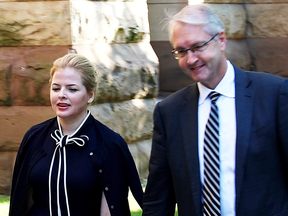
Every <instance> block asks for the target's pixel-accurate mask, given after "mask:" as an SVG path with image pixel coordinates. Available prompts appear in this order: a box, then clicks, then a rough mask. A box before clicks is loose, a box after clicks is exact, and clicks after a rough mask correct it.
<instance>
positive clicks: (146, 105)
mask: <svg viewBox="0 0 288 216" xmlns="http://www.w3.org/2000/svg"><path fill="white" fill-rule="evenodd" d="M155 103H156V100H155V99H145V100H143V99H134V100H129V101H123V102H119V103H110V104H109V103H105V104H97V105H92V106H90V107H89V110H90V111H91V113H92V115H93V116H94V117H95V118H96V119H98V120H99V121H100V122H102V123H103V124H105V125H106V126H108V127H109V128H111V129H112V130H114V131H116V132H117V133H119V134H120V135H121V136H122V137H123V138H124V139H125V140H126V142H127V143H128V144H130V143H133V142H136V141H141V140H145V139H150V138H151V137H152V128H153V111H154V107H155Z"/></svg>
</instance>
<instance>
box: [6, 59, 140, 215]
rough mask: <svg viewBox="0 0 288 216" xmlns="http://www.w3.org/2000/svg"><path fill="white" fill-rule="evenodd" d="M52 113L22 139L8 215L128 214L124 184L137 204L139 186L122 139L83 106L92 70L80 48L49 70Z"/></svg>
mask: <svg viewBox="0 0 288 216" xmlns="http://www.w3.org/2000/svg"><path fill="white" fill-rule="evenodd" d="M49 82H50V85H51V87H50V101H51V106H52V109H53V110H54V111H55V113H56V117H55V118H52V119H49V120H47V121H45V122H42V123H40V124H38V125H35V126H33V127H32V128H31V129H30V130H28V132H27V133H26V134H25V136H24V138H23V140H22V143H21V145H20V148H19V151H18V155H17V159H16V163H15V167H14V174H13V181H12V190H11V199H10V212H9V215H10V216H22V215H28V216H39V215H41V216H46V215H47V216H48V215H49V216H52V215H53V216H54V215H58V216H60V215H61V216H64V215H65V216H66V215H71V216H89V215H91V216H92V215H93V216H95V215H100V216H103V215H105V216H106V215H112V216H113V215H117V216H120V215H121V216H122V215H123V216H125V215H130V210H129V204H128V199H127V197H128V188H129V187H130V189H131V191H132V193H133V195H134V197H135V199H136V200H137V202H138V203H139V205H140V206H141V204H142V196H143V191H142V187H141V184H140V181H139V176H138V173H137V170H136V167H135V164H134V161H133V158H132V156H131V154H130V152H129V150H128V147H127V144H126V142H125V141H124V140H123V138H122V137H121V136H120V135H118V134H117V133H115V132H113V131H112V130H111V129H109V128H107V127H106V126H105V125H103V124H101V123H100V122H99V121H97V120H96V119H94V117H93V116H92V115H91V113H90V111H89V110H88V109H87V107H88V105H89V104H91V103H92V102H93V100H94V97H95V89H96V87H97V81H96V71H95V68H94V67H93V65H92V64H91V62H90V61H89V60H88V59H86V58H85V57H84V56H81V55H78V54H67V55H65V56H63V57H62V58H59V59H57V60H56V61H55V62H54V64H53V67H52V69H51V71H50V81H49Z"/></svg>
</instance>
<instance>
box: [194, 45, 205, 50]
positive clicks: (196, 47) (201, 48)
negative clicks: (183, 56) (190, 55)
mask: <svg viewBox="0 0 288 216" xmlns="http://www.w3.org/2000/svg"><path fill="white" fill-rule="evenodd" d="M204 49H205V44H204V45H203V44H199V45H196V46H194V50H200V51H201V50H204Z"/></svg>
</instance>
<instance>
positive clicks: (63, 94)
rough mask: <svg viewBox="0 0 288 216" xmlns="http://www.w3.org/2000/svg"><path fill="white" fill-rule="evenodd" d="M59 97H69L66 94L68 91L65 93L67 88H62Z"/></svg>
mask: <svg viewBox="0 0 288 216" xmlns="http://www.w3.org/2000/svg"><path fill="white" fill-rule="evenodd" d="M58 97H59V98H67V95H66V93H65V90H64V89H63V88H62V89H60V91H59V95H58Z"/></svg>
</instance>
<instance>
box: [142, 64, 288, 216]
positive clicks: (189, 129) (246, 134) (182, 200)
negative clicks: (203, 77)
mask: <svg viewBox="0 0 288 216" xmlns="http://www.w3.org/2000/svg"><path fill="white" fill-rule="evenodd" d="M235 85H236V93H235V94H236V98H235V101H236V122H237V123H236V124H237V138H236V157H235V158H236V173H235V184H236V203H235V207H236V215H237V216H243V215H247V216H260V215H261V216H268V215H269V216H270V215H277V216H284V215H285V216H287V215H288V178H287V177H288V176H287V174H288V80H286V79H283V78H280V77H277V76H273V75H270V74H266V73H260V72H245V71H242V70H240V69H238V68H235ZM198 97H199V91H198V88H197V85H196V84H192V85H191V86H188V87H186V88H184V89H182V90H180V91H178V92H176V93H174V94H173V95H171V96H169V97H167V98H166V99H164V100H163V101H161V102H159V103H158V104H157V106H156V108H155V111H154V135H153V143H152V150H151V158H150V164H149V171H150V173H149V177H148V184H147V187H146V192H145V196H144V205H143V206H144V213H143V216H148V215H154V216H155V215H159V216H165V215H171V216H172V215H174V209H175V203H176V202H177V205H178V212H179V215H180V216H196V215H197V216H200V215H202V201H201V195H202V189H201V188H202V184H201V181H200V174H199V159H198Z"/></svg>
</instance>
